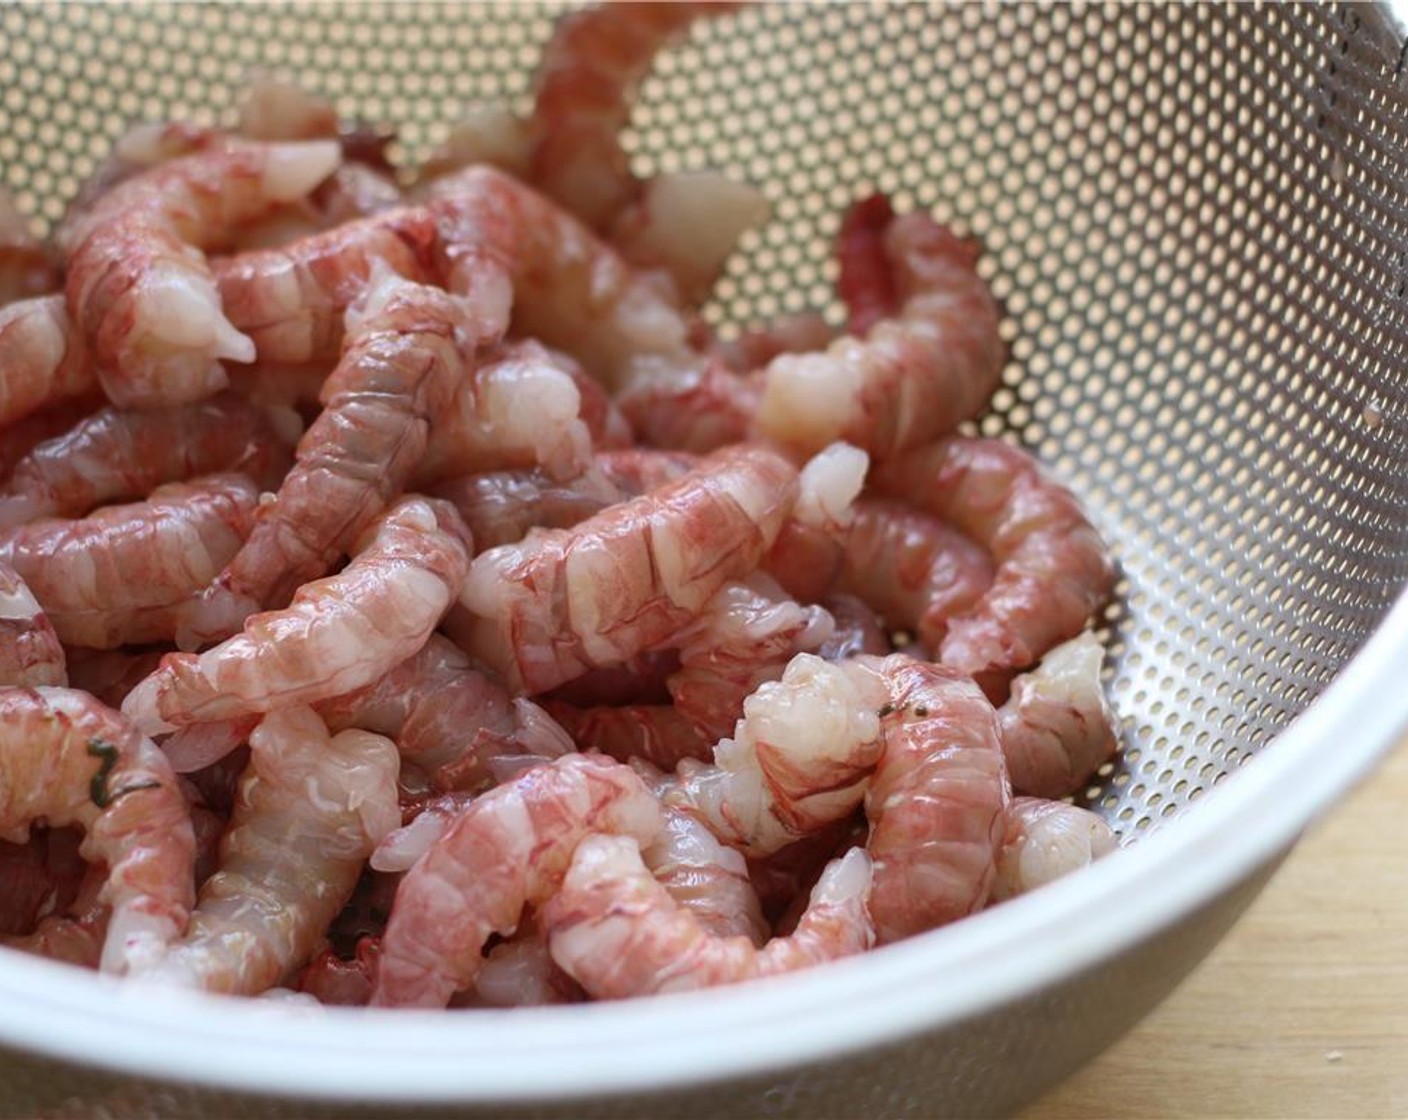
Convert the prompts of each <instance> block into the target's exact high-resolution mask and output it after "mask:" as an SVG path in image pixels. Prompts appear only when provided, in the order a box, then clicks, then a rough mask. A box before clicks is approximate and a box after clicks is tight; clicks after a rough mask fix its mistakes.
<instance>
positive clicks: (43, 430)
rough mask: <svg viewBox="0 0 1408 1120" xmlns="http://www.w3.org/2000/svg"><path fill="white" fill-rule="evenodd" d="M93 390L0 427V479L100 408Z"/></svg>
mask: <svg viewBox="0 0 1408 1120" xmlns="http://www.w3.org/2000/svg"><path fill="white" fill-rule="evenodd" d="M0 376H3V375H0ZM94 389H95V392H94V393H93V395H91V396H83V397H79V398H77V399H75V400H70V401H64V402H62V403H60V404H56V405H53V406H52V407H49V408H46V409H43V410H42V411H40V412H36V413H34V414H33V415H30V416H26V417H24V418H23V419H22V420H16V421H15V422H14V423H13V424H10V425H9V426H8V427H5V428H0V479H4V478H9V477H10V472H11V471H13V470H14V469H15V465H16V464H17V463H18V462H19V461H20V460H21V459H23V458H24V457H25V456H26V455H28V454H29V453H30V452H31V451H33V450H34V449H35V448H36V447H38V446H39V445H40V444H41V443H44V442H45V441H46V440H51V439H53V438H54V437H55V436H61V435H63V434H64V433H65V432H67V431H68V430H69V429H70V428H72V427H73V426H74V425H75V424H77V423H78V422H79V421H80V420H84V419H86V418H87V417H89V416H91V415H92V414H93V413H94V412H96V411H97V410H98V409H99V408H101V407H102V406H103V403H104V402H103V399H102V396H101V394H100V392H98V391H97V387H96V385H95V386H94Z"/></svg>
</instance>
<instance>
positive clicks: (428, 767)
mask: <svg viewBox="0 0 1408 1120" xmlns="http://www.w3.org/2000/svg"><path fill="white" fill-rule="evenodd" d="M318 713H319V714H320V715H321V716H322V717H323V719H324V720H326V721H327V724H328V726H329V727H330V728H332V729H333V730H334V731H338V730H341V729H343V728H346V727H360V728H362V729H363V730H366V731H375V732H376V733H378V734H380V735H386V736H389V737H390V738H392V739H394V740H395V741H396V748H397V750H399V751H400V753H401V758H402V763H403V765H404V764H406V763H411V764H413V765H415V766H417V767H419V768H420V769H421V770H422V771H423V772H424V773H425V775H426V776H427V777H428V778H429V779H430V783H431V787H432V788H434V789H438V790H447V789H456V790H468V791H471V792H475V793H478V792H481V791H483V790H486V789H488V788H490V787H491V786H493V785H495V784H496V783H497V782H499V781H501V780H503V778H504V771H505V768H506V767H511V766H519V765H523V764H524V763H525V762H542V761H546V760H548V759H552V758H557V757H558V756H560V755H563V754H566V753H567V752H569V751H570V750H571V749H572V743H571V740H570V739H568V738H567V735H566V733H565V732H563V731H562V729H561V728H558V727H556V725H555V724H552V723H551V721H550V720H549V719H548V717H547V715H546V714H545V713H543V711H542V709H540V708H538V706H537V705H536V704H532V703H530V702H529V701H527V700H523V699H521V698H520V699H518V700H515V699H514V698H513V697H511V696H510V695H509V694H508V692H507V690H505V689H504V687H503V686H502V685H500V684H499V683H498V682H496V681H495V680H494V679H493V678H492V677H489V676H487V675H486V674H484V673H481V672H479V671H478V670H477V669H475V668H473V667H472V666H471V664H470V660H469V658H468V657H467V656H466V655H465V654H464V653H462V652H461V651H460V650H459V649H458V647H456V646H455V644H454V643H453V642H450V641H448V640H447V639H445V638H442V637H440V636H439V635H438V634H432V635H431V636H430V639H429V641H427V642H426V643H425V645H423V646H422V647H421V648H420V649H419V650H418V651H417V652H416V653H414V654H412V655H411V656H410V657H408V658H407V659H406V660H405V661H403V662H401V664H399V665H397V666H395V667H394V668H393V669H391V671H390V672H388V673H386V674H385V675H384V676H382V677H380V678H379V679H378V680H376V681H373V682H372V683H371V684H369V685H367V686H366V687H364V688H360V689H358V690H357V691H355V692H351V693H348V694H346V695H344V696H339V697H336V698H334V699H331V700H325V701H323V702H322V703H321V704H319V705H318Z"/></svg>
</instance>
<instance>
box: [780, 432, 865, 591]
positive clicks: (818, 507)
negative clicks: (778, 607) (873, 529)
mask: <svg viewBox="0 0 1408 1120" xmlns="http://www.w3.org/2000/svg"><path fill="white" fill-rule="evenodd" d="M869 465H870V457H869V456H868V455H866V453H865V452H864V451H861V450H860V449H859V448H856V447H852V446H851V445H850V444H848V443H836V444H832V445H831V446H830V447H828V448H826V450H824V451H822V452H821V453H820V454H818V455H814V456H812V458H811V459H809V460H808V461H807V463H806V465H805V466H803V467H802V472H801V474H800V475H799V476H798V479H797V484H798V489H797V504H796V506H795V507H794V508H793V510H792V516H791V517H790V518H789V519H788V520H787V522H786V523H785V524H784V525H783V526H782V531H781V532H780V533H778V535H777V542H776V543H775V544H774V545H773V546H772V550H771V551H770V552H769V553H768V556H767V560H766V561H765V563H766V566H767V569H768V573H769V574H770V575H772V576H773V577H774V578H775V579H777V580H778V582H779V583H781V584H782V586H783V587H784V588H785V589H786V591H787V592H788V594H790V595H792V596H794V597H795V598H797V599H800V600H802V601H803V602H815V601H816V600H818V599H820V598H822V597H823V596H825V595H826V594H828V593H829V592H831V591H833V590H835V587H836V584H837V583H838V581H839V579H840V577H841V570H842V562H843V560H844V559H845V547H846V542H847V540H848V539H849V535H850V532H851V527H852V523H853V522H854V521H855V510H854V507H855V503H856V498H857V496H858V495H859V494H860V492H861V488H862V487H863V486H864V485H865V473H866V470H867V468H868V467H869Z"/></svg>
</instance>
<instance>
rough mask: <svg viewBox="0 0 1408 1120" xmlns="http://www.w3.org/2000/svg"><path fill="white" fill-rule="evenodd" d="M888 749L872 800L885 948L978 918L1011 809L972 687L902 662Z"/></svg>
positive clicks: (991, 724) (990, 731) (985, 707)
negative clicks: (958, 921) (952, 923)
mask: <svg viewBox="0 0 1408 1120" xmlns="http://www.w3.org/2000/svg"><path fill="white" fill-rule="evenodd" d="M878 669H879V671H880V672H881V673H882V674H883V675H884V677H885V678H886V680H887V682H888V683H889V686H890V702H889V707H888V711H887V714H886V715H885V718H884V729H885V730H884V740H885V750H884V754H883V755H882V756H881V759H880V764H879V766H878V767H876V770H875V774H874V776H873V778H872V779H871V782H870V788H869V790H868V791H867V792H866V795H865V812H866V816H867V817H868V818H869V819H870V838H869V840H868V842H867V844H866V848H867V850H868V851H869V852H870V857H871V859H873V860H874V861H875V882H874V886H873V887H872V889H871V894H870V911H871V913H872V914H873V915H874V916H875V929H876V934H877V936H878V938H879V940H880V943H881V944H885V943H888V942H891V941H897V940H899V939H900V938H902V937H908V936H910V935H911V934H915V933H920V932H922V931H924V930H926V929H933V928H934V927H936V926H940V925H943V924H944V923H946V922H950V921H953V920H954V919H956V918H961V917H963V916H964V915H966V914H971V913H973V911H975V910H978V909H980V908H981V907H982V906H983V905H984V904H985V903H986V902H987V899H988V894H989V892H990V891H991V889H992V884H993V879H994V876H995V875H996V860H997V852H998V849H999V847H1000V846H1001V843H1002V830H1003V827H1004V823H1005V817H1006V812H1007V804H1008V802H1009V800H1010V798H1011V793H1010V787H1009V785H1008V782H1007V771H1006V769H1005V767H1004V765H1003V761H1002V747H1001V743H1000V741H999V738H998V730H997V715H996V713H995V712H994V711H993V709H992V705H991V704H989V703H988V701H987V699H986V698H985V697H984V696H983V693H982V690H981V689H979V688H978V686H977V685H976V684H974V683H973V682H972V681H971V680H968V679H967V678H965V677H962V676H960V675H959V674H957V673H955V672H954V671H953V670H951V669H946V668H944V667H942V666H939V665H933V664H929V663H927V662H923V661H914V660H911V659H910V658H907V657H904V656H902V655H899V654H896V655H894V656H892V657H888V658H886V659H885V660H884V661H882V662H880V663H879V665H878Z"/></svg>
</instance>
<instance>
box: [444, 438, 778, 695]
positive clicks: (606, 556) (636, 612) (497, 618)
mask: <svg viewBox="0 0 1408 1120" xmlns="http://www.w3.org/2000/svg"><path fill="white" fill-rule="evenodd" d="M795 488H796V472H795V469H794V468H793V467H792V466H791V465H790V464H789V463H787V461H786V460H784V459H782V458H780V457H778V456H776V455H774V454H772V453H771V452H768V451H765V450H762V449H757V448H737V449H731V450H728V451H725V452H720V453H719V454H717V455H715V456H713V457H712V458H710V459H708V460H706V461H705V462H704V463H703V464H701V466H700V467H699V468H698V469H697V470H696V471H694V472H692V473H690V474H688V475H686V476H684V477H683V478H681V479H680V480H679V481H677V482H675V483H673V484H672V485H670V486H666V487H663V488H661V489H659V490H655V491H652V492H650V493H648V494H645V495H643V496H642V497H640V498H636V499H634V500H633V501H629V502H625V503H623V504H621V505H618V506H613V507H612V508H610V509H608V510H605V511H604V512H602V513H600V514H598V515H596V516H595V517H592V518H589V519H588V520H586V521H584V522H582V523H581V524H580V525H578V526H576V527H575V528H573V529H566V530H554V531H549V532H538V533H530V534H529V536H528V537H527V538H525V539H524V540H523V541H522V542H520V543H519V544H516V545H505V546H503V547H500V548H496V549H491V550H490V551H488V552H484V553H480V554H479V556H477V557H476V558H475V560H474V563H473V564H472V565H471V567H470V574H469V577H468V579H466V581H465V584H464V588H463V591H462V592H461V595H460V604H461V606H462V607H463V608H464V611H463V613H461V614H459V615H458V616H455V615H452V616H451V618H450V620H449V625H450V633H451V636H452V637H454V638H456V640H457V641H459V642H460V644H461V646H463V647H464V648H465V649H466V650H468V651H469V653H470V654H471V655H472V656H474V657H477V658H478V659H479V660H480V661H482V662H483V663H484V664H485V665H487V666H489V667H490V668H491V669H493V670H494V671H496V672H498V673H500V675H502V676H503V678H504V680H505V681H506V682H507V683H508V685H509V686H510V688H513V689H521V690H523V691H525V692H527V693H529V694H532V693H536V692H541V691H543V690H545V689H549V688H553V687H554V686H556V685H559V684H562V683H563V682H564V681H567V680H571V679H572V678H573V677H574V676H578V675H580V674H581V673H583V672H585V671H587V670H588V669H591V668H594V667H596V666H600V665H609V664H612V663H613V662H617V661H621V660H624V659H626V658H628V657H631V656H633V655H634V654H637V653H639V652H641V651H642V650H645V649H648V648H651V647H652V646H655V645H657V644H658V643H660V642H661V641H663V640H664V639H665V638H667V637H668V636H669V635H670V634H672V633H674V632H675V631H677V630H678V629H679V628H680V627H681V626H682V625H683V624H684V623H685V622H687V621H688V620H689V619H690V618H692V617H693V616H694V615H696V614H697V613H698V612H699V611H700V610H701V609H702V607H703V606H704V603H705V602H707V601H708V599H709V596H711V595H712V594H713V593H714V592H715V591H717V590H718V589H719V587H721V586H722V585H723V584H724V582H725V581H727V580H729V579H730V578H735V577H737V576H741V575H744V574H746V573H747V572H748V571H750V570H751V569H753V568H754V567H756V566H757V563H758V561H759V560H760V559H761V558H762V555H763V554H764V553H765V552H766V550H767V548H768V547H769V546H770V545H771V544H772V542H773V540H774V539H776V536H777V533H778V530H779V529H780V527H781V524H782V521H783V520H784V518H785V517H786V515H787V513H788V510H789V509H790V507H791V503H792V499H793V496H794V494H795Z"/></svg>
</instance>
